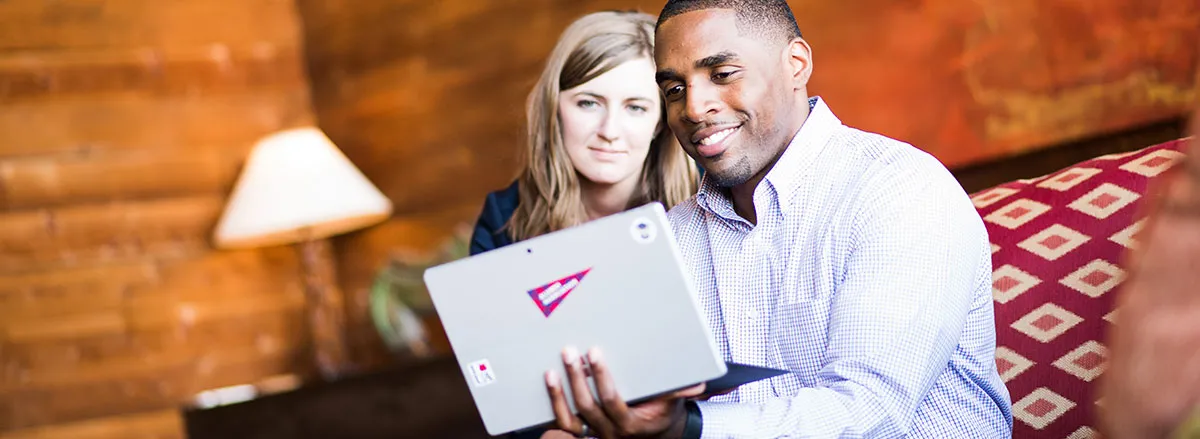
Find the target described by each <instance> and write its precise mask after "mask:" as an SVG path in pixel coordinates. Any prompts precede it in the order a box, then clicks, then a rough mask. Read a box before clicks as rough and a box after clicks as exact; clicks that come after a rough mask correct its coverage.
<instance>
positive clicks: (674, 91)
mask: <svg viewBox="0 0 1200 439" xmlns="http://www.w3.org/2000/svg"><path fill="white" fill-rule="evenodd" d="M680 93H683V86H682V85H675V86H671V87H668V88H667V90H666V91H664V92H663V95H665V96H666V97H671V96H675V95H678V94H680Z"/></svg>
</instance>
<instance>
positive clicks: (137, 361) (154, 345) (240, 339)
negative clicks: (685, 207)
mask: <svg viewBox="0 0 1200 439" xmlns="http://www.w3.org/2000/svg"><path fill="white" fill-rule="evenodd" d="M239 305H241V304H240V303H231V304H230V306H231V307H234V306H239ZM301 308H302V304H297V303H295V302H293V303H290V304H288V303H284V304H283V305H281V308H280V309H268V310H262V311H259V310H254V311H250V312H246V313H243V315H242V316H240V317H234V318H224V319H220V320H212V321H203V322H199V324H198V325H188V326H187V327H185V328H178V329H171V328H160V329H157V330H153V331H140V330H135V331H134V332H133V333H131V334H129V335H126V338H127V339H128V342H127V343H126V344H125V346H123V348H124V349H113V348H117V346H114V345H115V343H112V341H111V340H105V341H108V342H109V343H110V344H109V346H106V347H107V348H109V349H110V352H107V353H108V354H112V355H101V356H97V357H92V358H86V359H85V358H83V357H82V352H80V355H79V357H78V358H76V359H71V358H69V357H66V356H62V357H60V358H57V359H60V360H66V361H60V362H54V361H53V360H55V359H56V358H54V357H55V355H53V354H54V352H51V349H46V348H45V347H42V346H39V345H38V343H36V342H26V341H22V342H17V343H11V344H9V346H11V347H10V348H9V349H7V350H11V351H12V353H13V356H14V359H13V360H11V362H9V361H10V360H6V365H5V367H6V368H8V369H10V370H12V369H15V370H16V373H15V375H16V377H15V379H12V378H9V379H7V380H5V381H3V382H0V394H2V393H4V392H12V391H17V390H20V389H25V390H28V389H49V388H61V387H71V386H84V385H87V384H89V383H97V382H106V381H120V380H122V379H126V378H130V377H138V376H147V375H153V374H155V373H157V372H158V371H161V370H168V369H172V368H175V367H179V366H181V365H187V364H193V363H196V364H198V366H197V367H200V368H204V367H208V366H207V364H208V363H211V362H213V361H218V360H219V359H221V358H226V357H227V356H229V355H235V356H236V357H237V358H247V357H251V356H253V355H254V354H259V355H263V356H271V355H275V354H277V353H278V352H281V351H294V350H297V349H301V348H303V347H304V346H305V343H306V341H307V340H308V335H307V332H306V331H305V330H304V324H303V322H304V321H303V316H302V310H301ZM223 326H224V327H223ZM232 328H238V329H241V330H243V331H245V332H235V331H233V329H232ZM88 347H89V346H87V345H76V348H77V350H78V351H82V350H84V349H86V348H88ZM114 350H115V352H114ZM122 351H123V352H122ZM47 360H50V361H47ZM239 361H240V360H239ZM9 375H12V372H10V373H9Z"/></svg>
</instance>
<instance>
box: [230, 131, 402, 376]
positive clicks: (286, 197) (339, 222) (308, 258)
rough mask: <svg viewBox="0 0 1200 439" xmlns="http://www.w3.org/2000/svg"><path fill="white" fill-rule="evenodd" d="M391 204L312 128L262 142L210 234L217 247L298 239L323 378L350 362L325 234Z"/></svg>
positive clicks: (379, 217)
mask: <svg viewBox="0 0 1200 439" xmlns="http://www.w3.org/2000/svg"><path fill="white" fill-rule="evenodd" d="M391 213H392V203H391V201H390V200H388V198H387V197H385V196H384V195H383V194H382V193H381V192H380V191H379V189H378V188H376V187H375V186H374V185H372V184H371V182H370V181H369V180H367V178H366V176H364V175H363V174H362V172H361V171H359V170H358V168H356V167H355V166H354V164H352V163H350V160H349V159H347V158H346V156H345V155H344V154H342V152H341V151H340V150H339V149H338V148H337V146H335V145H334V144H333V142H332V141H330V140H329V138H328V137H326V136H325V134H324V133H323V132H321V130H319V129H317V128H314V127H301V128H295V129H289V130H284V131H280V132H277V133H274V134H271V135H269V136H267V137H265V138H263V139H261V140H259V141H258V142H257V143H256V144H255V145H254V147H253V149H252V150H251V152H250V155H249V157H248V158H247V160H246V164H245V166H244V167H243V168H242V171H241V174H240V175H239V177H238V180H237V183H236V185H235V186H234V188H233V192H232V194H231V195H230V197H229V201H228V202H227V204H226V206H225V211H224V212H223V213H222V215H221V219H220V221H219V222H218V223H217V227H216V230H215V232H214V233H213V241H214V245H215V246H216V247H217V248H220V249H236V248H255V247H266V246H274V245H290V244H296V245H298V247H299V250H300V254H301V261H302V269H303V273H304V286H305V296H306V299H307V318H308V324H309V326H310V331H311V332H312V338H313V340H312V342H313V355H314V357H315V358H314V360H315V362H316V365H317V368H318V369H319V370H320V372H321V375H322V377H323V378H325V379H333V378H336V377H337V376H338V375H340V374H341V373H342V372H343V371H342V368H343V367H345V365H346V363H347V355H346V352H345V350H346V348H345V342H344V340H345V335H344V333H343V328H344V325H343V323H342V322H343V319H344V318H345V315H344V313H345V306H344V299H343V298H342V296H341V294H340V292H339V291H338V288H337V282H336V279H335V274H334V273H335V271H336V270H335V268H334V267H335V264H334V261H333V254H332V250H331V246H330V244H329V241H328V239H326V238H329V237H331V236H334V235H338V234H341V233H346V232H350V231H353V230H357V229H361V228H364V227H368V226H371V225H373V224H377V223H380V222H382V221H384V220H386V219H387V218H388V217H389V216H391Z"/></svg>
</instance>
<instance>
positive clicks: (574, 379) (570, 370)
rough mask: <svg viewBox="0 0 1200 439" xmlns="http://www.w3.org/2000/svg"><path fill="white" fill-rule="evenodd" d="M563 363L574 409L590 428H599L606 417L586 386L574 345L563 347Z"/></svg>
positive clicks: (581, 365) (580, 361)
mask: <svg viewBox="0 0 1200 439" xmlns="http://www.w3.org/2000/svg"><path fill="white" fill-rule="evenodd" d="M563 364H564V365H565V366H566V369H567V382H568V383H571V394H572V396H574V400H575V409H576V410H578V411H579V416H580V417H582V418H583V421H584V422H586V423H587V424H588V425H590V426H591V427H592V428H597V429H599V428H601V427H602V426H603V425H605V423H606V422H605V421H606V419H605V416H604V412H602V411H601V410H600V408H599V407H597V406H596V399H595V397H593V396H592V389H591V388H590V387H588V383H587V377H586V376H584V372H583V362H582V360H581V359H580V357H579V350H577V349H575V348H574V347H568V348H566V349H563Z"/></svg>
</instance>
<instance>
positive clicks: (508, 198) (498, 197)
mask: <svg viewBox="0 0 1200 439" xmlns="http://www.w3.org/2000/svg"><path fill="white" fill-rule="evenodd" d="M519 184H520V183H519V182H518V181H517V180H513V182H512V184H509V185H508V187H506V188H504V189H500V190H498V191H493V192H490V193H488V195H487V199H485V200H484V202H483V206H484V207H483V210H484V213H493V214H500V216H503V217H504V220H505V221H507V220H508V217H510V216H512V214H513V212H515V211H516V210H517V204H518V203H520V201H521V195H520V192H519V190H518V187H519V186H518V185H519Z"/></svg>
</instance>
